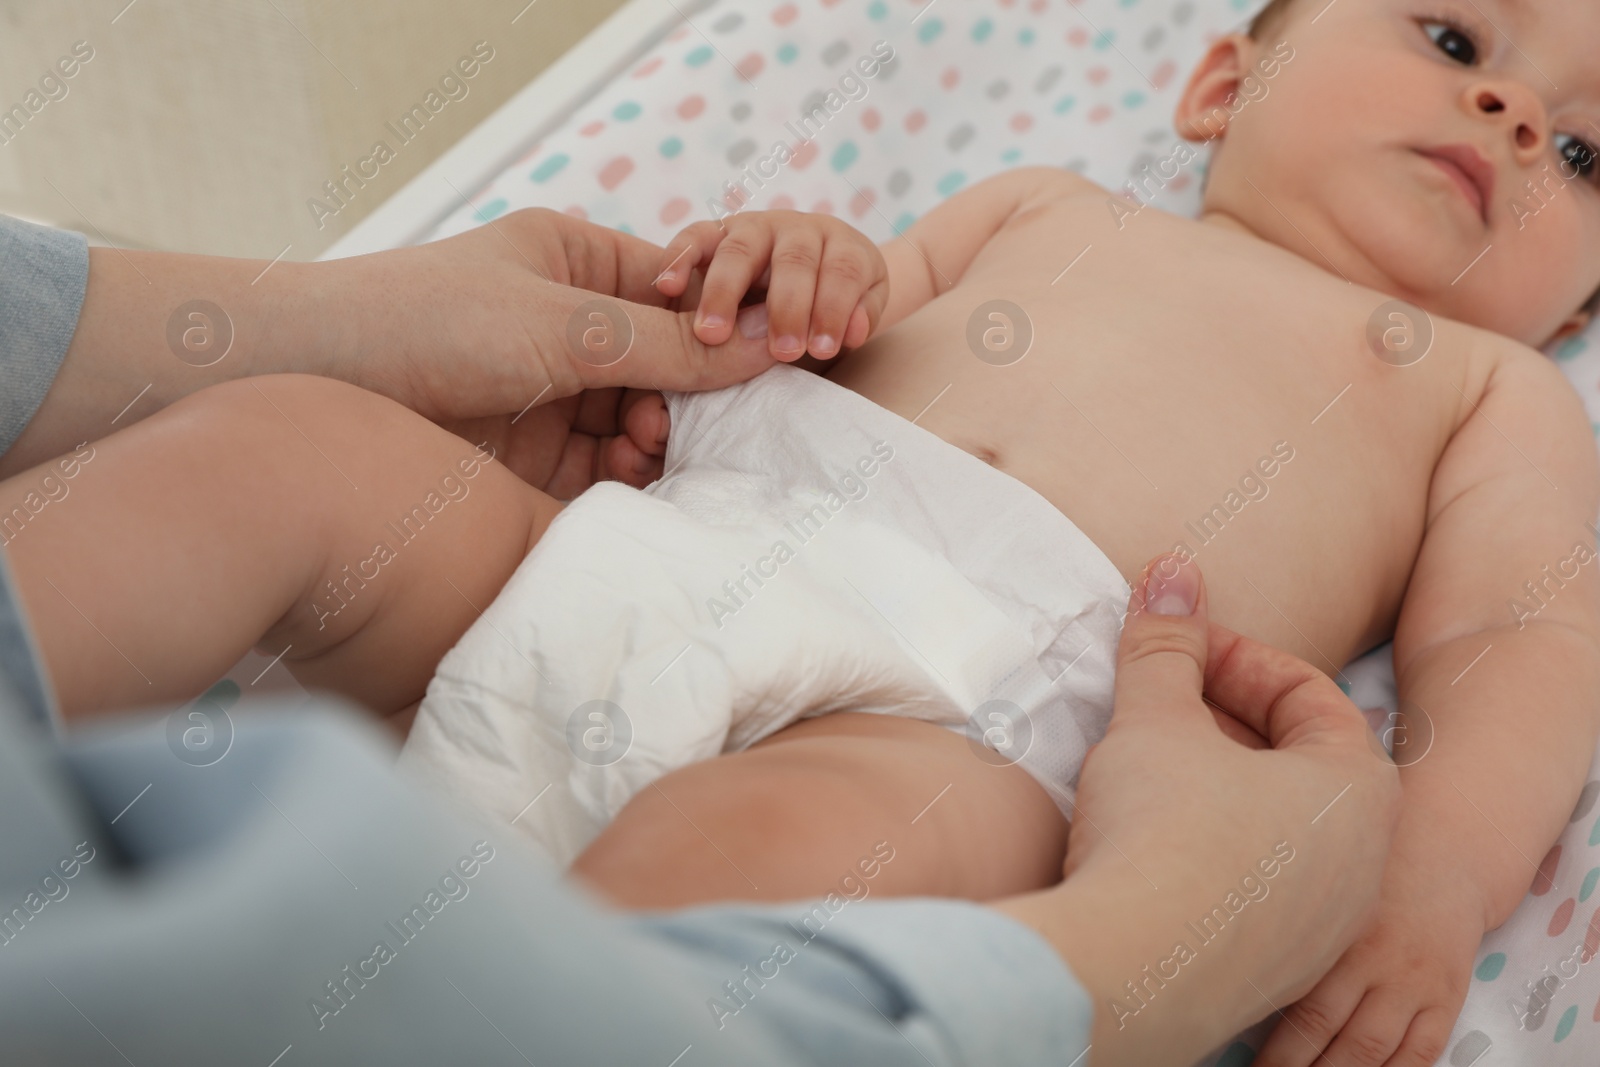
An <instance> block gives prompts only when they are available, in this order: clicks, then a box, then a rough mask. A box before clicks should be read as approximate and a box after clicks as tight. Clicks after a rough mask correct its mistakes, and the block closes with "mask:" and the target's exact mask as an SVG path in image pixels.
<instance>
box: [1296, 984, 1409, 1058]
mask: <svg viewBox="0 0 1600 1067" xmlns="http://www.w3.org/2000/svg"><path fill="white" fill-rule="evenodd" d="M1416 1015H1417V1009H1416V1005H1415V1004H1413V1003H1412V1002H1411V999H1410V998H1409V997H1405V998H1402V997H1400V996H1397V995H1396V993H1395V991H1394V990H1390V989H1384V988H1381V987H1374V988H1372V989H1369V990H1367V995H1366V996H1364V997H1362V998H1361V1004H1360V1005H1359V1006H1358V1007H1357V1008H1356V1010H1355V1014H1354V1015H1352V1016H1350V1021H1349V1022H1347V1023H1345V1024H1344V1029H1343V1030H1340V1031H1339V1036H1338V1037H1337V1038H1335V1039H1334V1042H1333V1044H1332V1045H1330V1046H1329V1048H1328V1051H1327V1057H1328V1059H1330V1060H1332V1061H1333V1062H1334V1063H1347V1064H1349V1065H1350V1067H1382V1065H1383V1064H1386V1063H1388V1062H1390V1060H1389V1057H1390V1056H1391V1055H1392V1054H1393V1053H1394V1050H1395V1049H1397V1048H1399V1047H1400V1041H1401V1039H1402V1038H1404V1037H1405V1036H1406V1028H1407V1027H1408V1026H1410V1025H1411V1020H1412V1019H1414V1018H1416ZM1319 1062H1320V1061H1319ZM1423 1067H1433V1060H1429V1061H1428V1062H1427V1064H1425V1065H1423Z"/></svg>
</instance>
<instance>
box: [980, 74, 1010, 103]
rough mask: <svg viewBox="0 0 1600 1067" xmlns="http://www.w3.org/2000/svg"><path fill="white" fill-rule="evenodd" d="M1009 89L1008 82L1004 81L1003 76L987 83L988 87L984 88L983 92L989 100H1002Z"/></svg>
mask: <svg viewBox="0 0 1600 1067" xmlns="http://www.w3.org/2000/svg"><path fill="white" fill-rule="evenodd" d="M1010 91H1011V83H1010V82H1008V81H1006V80H1005V79H1004V78H996V79H995V80H994V81H992V82H990V83H989V86H988V88H986V89H984V91H983V94H984V95H985V96H987V97H988V98H989V99H990V100H1003V99H1005V95H1006V94H1007V93H1009V92H1010Z"/></svg>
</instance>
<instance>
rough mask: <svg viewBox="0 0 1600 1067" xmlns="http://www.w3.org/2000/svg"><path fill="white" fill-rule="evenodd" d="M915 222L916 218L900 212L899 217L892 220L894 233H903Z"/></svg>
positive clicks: (906, 212) (908, 213) (910, 214)
mask: <svg viewBox="0 0 1600 1067" xmlns="http://www.w3.org/2000/svg"><path fill="white" fill-rule="evenodd" d="M916 221H917V217H916V216H915V215H913V214H912V213H911V212H909V211H902V212H901V213H900V217H899V218H897V219H895V220H894V232H895V233H905V232H906V230H908V229H910V228H911V224H912V223H913V222H916Z"/></svg>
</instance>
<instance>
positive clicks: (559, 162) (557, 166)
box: [528, 152, 568, 182]
mask: <svg viewBox="0 0 1600 1067" xmlns="http://www.w3.org/2000/svg"><path fill="white" fill-rule="evenodd" d="M567 162H568V160H567V154H566V153H565V152H557V153H556V154H555V155H553V156H551V157H550V158H549V159H547V160H545V161H544V162H543V163H541V164H539V165H538V166H537V167H534V168H533V173H532V174H530V175H528V177H530V178H532V179H533V180H534V181H536V182H547V181H549V180H550V179H551V178H554V177H555V176H556V175H557V174H559V173H560V172H561V168H562V167H564V166H566V165H567Z"/></svg>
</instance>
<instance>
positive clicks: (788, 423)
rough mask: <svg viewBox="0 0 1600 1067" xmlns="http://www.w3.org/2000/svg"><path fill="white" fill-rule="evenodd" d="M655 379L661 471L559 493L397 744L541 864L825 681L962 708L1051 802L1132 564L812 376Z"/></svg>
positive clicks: (1089, 727) (757, 734)
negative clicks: (660, 382)
mask: <svg viewBox="0 0 1600 1067" xmlns="http://www.w3.org/2000/svg"><path fill="white" fill-rule="evenodd" d="M669 404H670V407H671V412H672V437H671V440H670V442H669V445H668V449H667V459H666V469H667V473H666V475H665V476H664V477H663V478H662V479H661V480H660V481H658V482H656V483H655V484H654V485H652V486H651V487H650V488H649V489H647V490H645V491H644V492H639V491H637V490H633V489H629V488H626V487H624V486H621V485H617V484H605V485H599V486H596V487H595V488H593V489H591V490H589V491H588V492H586V493H584V494H583V495H582V496H580V497H579V498H578V499H577V500H575V501H573V502H572V504H571V505H569V506H568V507H567V508H566V509H565V510H564V511H562V513H561V514H560V516H558V517H557V518H556V520H555V521H554V522H553V523H552V524H551V525H550V528H549V530H548V531H547V532H546V533H545V535H544V537H543V539H542V540H540V542H539V544H538V545H537V546H536V547H535V548H534V550H533V551H532V552H531V553H529V555H528V557H527V559H525V560H524V561H523V562H522V564H521V566H519V567H518V568H517V571H516V573H515V574H514V575H513V576H512V577H511V580H510V581H509V582H507V583H506V586H505V588H504V589H503V590H502V591H501V592H500V595H499V596H498V597H497V598H496V599H495V601H494V602H493V604H491V605H490V606H489V609H488V610H487V611H485V612H484V614H483V616H482V617H481V618H480V619H478V621H477V622H476V623H474V624H473V626H472V627H471V629H469V630H468V631H467V633H466V634H465V635H464V636H463V637H462V638H461V640H460V642H459V643H457V645H456V646H455V648H454V649H452V650H451V651H450V653H449V655H447V656H446V657H445V658H444V660H443V662H441V663H440V665H439V670H438V673H437V674H436V675H435V676H434V678H433V681H432V682H431V683H430V684H429V686H428V694H427V697H426V699H424V700H423V702H422V707H421V709H420V710H419V712H418V714H417V718H416V722H415V725H414V726H413V727H412V730H411V736H410V739H409V740H408V741H407V743H406V746H405V749H404V751H403V753H402V755H401V763H402V765H403V766H406V767H408V768H410V769H413V770H415V771H418V772H420V773H422V774H424V775H425V776H427V777H430V778H432V779H434V780H435V781H437V782H439V783H440V784H442V785H443V786H444V787H445V788H447V789H448V790H449V791H450V792H452V793H454V794H456V795H459V796H463V797H464V798H466V799H467V800H469V801H471V802H473V803H475V804H477V805H478V806H479V807H481V808H483V809H485V810H486V811H488V812H490V813H491V814H493V815H495V816H498V817H500V818H504V819H506V820H508V821H511V822H512V823H513V825H515V826H517V827H518V828H520V829H521V830H523V831H524V832H525V833H527V834H529V835H531V836H532V837H533V838H534V839H535V840H536V841H537V842H538V843H540V844H541V845H543V846H544V848H545V849H546V850H547V851H548V852H549V853H550V855H551V856H552V858H553V859H554V860H555V861H556V862H558V863H561V864H565V863H567V862H570V861H571V859H572V858H573V857H574V856H576V855H577V854H578V853H579V852H580V851H581V850H582V849H583V847H584V846H585V845H586V844H587V843H588V842H589V841H590V840H591V839H592V838H593V837H594V836H595V835H596V834H597V833H599V831H600V830H601V829H602V828H603V827H604V826H605V825H606V823H607V822H609V821H610V820H611V819H612V818H613V817H615V816H616V814H617V812H618V811H619V810H620V809H621V808H622V806H623V805H624V804H626V803H627V801H628V800H629V799H630V798H631V797H632V796H633V795H634V794H635V793H637V792H638V791H639V790H641V789H644V788H646V787H647V786H648V785H649V784H650V783H651V782H652V781H654V780H655V779H657V778H659V777H661V776H662V775H663V774H666V773H667V772H669V771H671V770H674V769H676V768H678V767H682V766H684V765H686V764H689V763H693V762H695V761H696V760H702V759H706V758H708V757H711V756H715V755H717V754H718V753H721V752H729V751H734V750H737V749H742V748H744V747H746V746H748V745H750V744H752V743H753V742H755V741H758V740H760V739H761V738H763V737H765V736H767V735H768V734H771V733H773V732H774V731H776V730H779V729H781V728H783V727H785V726H787V725H789V724H790V723H793V722H795V721H796V720H798V719H801V718H805V717H808V716H812V715H821V714H824V713H826V712H830V711H837V710H843V709H849V710H856V711H870V712H881V713H884V714H892V715H905V716H911V717H913V718H919V719H925V720H928V721H931V722H937V723H940V724H943V725H946V726H949V727H951V728H952V729H956V730H966V731H967V732H968V736H969V737H970V738H972V740H973V744H974V758H980V757H981V758H987V759H990V760H991V761H1001V760H1005V761H1008V762H1019V763H1020V764H1021V765H1022V766H1023V767H1024V768H1026V769H1027V770H1028V771H1029V772H1031V773H1032V774H1033V775H1034V776H1035V777H1036V778H1038V779H1039V781H1041V782H1043V783H1044V784H1045V785H1046V786H1047V787H1048V788H1049V789H1050V790H1051V792H1052V795H1054V796H1055V798H1056V800H1057V802H1058V803H1059V804H1061V805H1062V806H1063V808H1064V809H1067V808H1068V807H1069V806H1070V803H1071V800H1072V797H1073V794H1074V787H1075V785H1076V782H1077V776H1078V769H1079V767H1080V766H1081V765H1082V762H1083V757H1084V753H1085V751H1086V750H1087V748H1088V746H1089V745H1090V744H1092V743H1093V742H1094V741H1095V740H1097V739H1098V738H1099V737H1100V736H1102V734H1103V733H1104V732H1105V728H1106V724H1107V723H1108V722H1109V720H1110V716H1111V697H1112V677H1113V668H1114V664H1115V650H1116V643H1117V638H1118V635H1119V633H1120V629H1121V624H1122V614H1123V611H1124V610H1125V608H1126V607H1127V603H1128V595H1129V592H1130V590H1129V588H1128V585H1127V583H1126V582H1125V581H1123V578H1122V575H1121V574H1120V573H1119V572H1118V571H1117V569H1116V568H1115V567H1114V566H1112V564H1111V561H1110V560H1109V559H1107V558H1106V556H1105V554H1104V553H1102V552H1101V551H1100V550H1099V549H1098V548H1097V547H1095V545H1094V544H1093V543H1092V542H1091V541H1090V540H1089V538H1088V537H1087V536H1085V535H1084V534H1083V532H1082V531H1080V530H1079V529H1078V528H1077V527H1076V526H1074V525H1073V524H1072V522H1071V521H1069V520H1068V519H1067V518H1066V516H1064V515H1062V514H1061V512H1059V511H1057V510H1056V509H1055V508H1054V507H1052V506H1051V505H1050V504H1049V503H1048V502H1046V501H1045V500H1044V499H1043V498H1042V497H1040V496H1039V495H1038V494H1037V493H1035V492H1034V491H1033V490H1031V489H1029V488H1028V487H1027V486H1025V485H1023V484H1022V483H1021V482H1018V481H1016V480H1015V479H1013V478H1011V477H1010V476H1008V475H1005V474H1002V473H1000V472H999V471H997V470H995V469H993V468H992V467H990V466H988V465H987V464H985V463H983V462H982V461H980V460H978V459H975V458H973V457H972V456H970V455H968V454H967V453H965V452H963V451H961V450H960V449H958V448H956V447H954V446H952V445H949V444H946V443H945V442H943V441H941V440H940V439H938V438H937V437H935V436H933V435H932V434H930V433H928V432H927V431H925V430H922V429H919V428H918V427H916V426H914V425H912V424H911V423H909V422H907V421H906V420H905V419H902V418H900V417H899V416H898V415H895V414H893V413H891V412H889V411H886V410H884V409H883V408H880V407H878V406H877V405H876V404H873V403H872V402H871V401H868V400H866V399H864V398H862V397H860V396H857V395H856V394H854V393H851V392H849V391H848V390H846V389H843V388H841V387H839V386H837V385H834V384H833V383H831V382H829V381H827V380H826V379H824V378H820V377H817V376H815V375H812V374H808V373H805V372H803V371H799V370H795V369H793V368H791V367H786V366H780V367H775V368H773V369H772V370H770V371H768V372H767V373H765V374H763V375H761V376H760V377H758V378H756V379H754V380H753V381H750V382H747V383H745V384H743V385H739V386H734V387H732V388H729V389H722V390H719V391H717V392H712V393H695V394H685V395H673V396H670V397H669ZM984 743H986V745H987V747H982V746H983V744H984Z"/></svg>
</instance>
